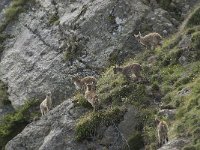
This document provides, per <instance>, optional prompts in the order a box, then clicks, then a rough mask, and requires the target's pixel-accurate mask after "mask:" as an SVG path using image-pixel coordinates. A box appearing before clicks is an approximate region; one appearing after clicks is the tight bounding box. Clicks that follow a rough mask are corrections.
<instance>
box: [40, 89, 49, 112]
mask: <svg viewBox="0 0 200 150" xmlns="http://www.w3.org/2000/svg"><path fill="white" fill-rule="evenodd" d="M51 95H52V94H51V92H48V93H47V95H46V98H45V100H44V101H43V102H42V103H41V104H40V111H41V113H42V116H43V115H45V114H46V113H47V112H48V111H49V110H50V109H51V107H52V99H51Z"/></svg>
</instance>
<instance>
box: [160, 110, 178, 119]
mask: <svg viewBox="0 0 200 150" xmlns="http://www.w3.org/2000/svg"><path fill="white" fill-rule="evenodd" d="M158 115H159V116H162V117H166V118H167V119H169V120H174V119H175V115H176V109H161V110H159V112H158Z"/></svg>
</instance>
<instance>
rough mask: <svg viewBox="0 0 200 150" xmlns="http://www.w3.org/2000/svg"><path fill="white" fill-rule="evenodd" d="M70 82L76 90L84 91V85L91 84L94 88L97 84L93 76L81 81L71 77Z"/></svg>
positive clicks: (78, 78)
mask: <svg viewBox="0 0 200 150" xmlns="http://www.w3.org/2000/svg"><path fill="white" fill-rule="evenodd" d="M72 81H73V82H74V85H75V87H76V89H77V90H80V89H86V84H91V85H93V86H94V87H96V84H97V79H96V78H95V77H93V76H87V77H84V78H82V79H81V78H80V77H78V76H76V77H72Z"/></svg>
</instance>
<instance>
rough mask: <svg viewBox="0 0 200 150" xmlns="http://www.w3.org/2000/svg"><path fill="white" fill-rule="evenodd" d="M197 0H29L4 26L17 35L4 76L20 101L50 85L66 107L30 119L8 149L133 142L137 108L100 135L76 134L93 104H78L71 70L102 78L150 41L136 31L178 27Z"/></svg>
mask: <svg viewBox="0 0 200 150" xmlns="http://www.w3.org/2000/svg"><path fill="white" fill-rule="evenodd" d="M197 1H198V0H193V1H189V0H185V1H184V2H182V1H178V0H172V1H171V3H170V6H168V7H169V8H168V7H165V5H163V4H160V3H157V2H156V1H151V2H150V1H148V0H106V1H105V0H68V1H66V0H57V1H54V0H36V1H35V3H34V5H29V4H27V6H26V10H25V11H24V12H22V13H20V15H19V17H18V18H17V19H16V20H13V21H12V23H10V24H9V25H8V26H7V28H6V30H5V31H4V33H6V34H9V35H10V36H9V38H7V39H6V41H4V42H3V44H4V47H5V49H4V51H3V53H2V56H1V62H0V79H1V80H2V81H3V82H4V83H6V84H7V85H8V93H9V100H10V101H11V103H12V105H13V107H14V108H17V107H18V106H21V105H23V104H24V103H25V101H27V100H31V99H32V98H35V99H40V100H42V99H43V98H44V96H45V93H46V92H47V91H51V92H52V94H53V104H54V107H55V106H56V105H58V106H56V107H55V108H54V109H53V110H51V111H50V112H49V113H48V114H47V115H45V116H43V117H41V118H40V120H37V121H34V122H32V123H31V124H29V125H28V126H27V127H26V128H25V129H24V130H23V131H22V132H21V133H20V134H18V135H17V136H16V137H15V138H13V139H12V140H11V141H10V142H8V144H7V145H6V149H7V150H23V149H24V150H25V149H28V150H35V149H40V150H51V149H52V150H55V149H60V150H62V149H63V150H64V149H69V150H70V149H72V150H74V149H77V150H78V149H80V150H85V149H99V150H101V149H104V148H108V149H113V150H116V149H123V148H127V147H128V144H127V141H126V139H128V138H130V136H131V135H130V133H132V132H134V130H135V128H136V127H137V128H139V127H138V126H139V125H138V124H137V117H136V114H138V112H139V111H138V110H137V109H136V108H129V109H128V111H127V112H126V113H125V114H124V115H123V117H122V118H123V119H122V120H123V121H120V123H119V124H118V125H116V126H101V127H100V129H98V135H100V137H97V138H96V137H91V138H90V139H89V140H88V139H87V140H84V141H82V142H80V143H79V142H77V141H76V140H75V126H76V123H77V119H79V118H80V116H82V115H83V114H85V113H86V112H87V111H88V110H87V109H84V108H82V107H80V108H79V107H75V106H74V103H72V101H73V99H69V98H70V97H71V96H72V95H73V92H74V86H73V83H72V81H71V77H72V76H73V75H77V74H78V75H82V76H85V75H95V76H97V77H98V76H99V74H100V72H101V70H102V69H104V68H106V67H107V66H108V65H110V64H115V63H118V64H121V62H123V61H124V60H126V59H128V58H129V57H132V56H134V55H135V54H137V53H139V52H140V51H141V50H142V49H143V47H142V46H141V45H140V44H139V43H138V42H137V41H136V39H135V38H134V36H133V34H134V33H138V32H139V31H141V32H142V34H146V33H149V32H152V31H155V32H159V33H160V34H161V35H162V36H163V37H167V36H169V35H170V34H172V33H174V32H176V31H177V30H178V26H179V25H180V22H181V21H182V20H183V19H184V17H185V16H186V14H187V12H188V11H189V10H190V8H191V7H192V6H193V5H194V4H195V3H196V2H197ZM1 7H2V8H4V7H5V5H1V4H0V8H1ZM172 8H173V9H172ZM1 15H4V13H3V11H1ZM133 87H134V86H133ZM63 101H64V102H63ZM130 118H131V119H130ZM136 140H137V139H136ZM177 141H179V140H177ZM116 143H118V144H116ZM174 143H175V144H176V140H175V142H173V141H172V144H171V145H166V146H165V147H166V148H165V147H164V148H165V149H167V148H168V147H170V148H171V147H172V145H173V144H174ZM185 143H187V140H186V142H185ZM142 144H143V143H142ZM177 147H178V148H180V147H182V146H179V145H178V146H177ZM178 148H177V149H178Z"/></svg>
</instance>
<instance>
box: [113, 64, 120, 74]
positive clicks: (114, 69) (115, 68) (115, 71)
mask: <svg viewBox="0 0 200 150" xmlns="http://www.w3.org/2000/svg"><path fill="white" fill-rule="evenodd" d="M118 71H119V66H117V65H115V67H114V68H113V72H114V74H117V72H118Z"/></svg>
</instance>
